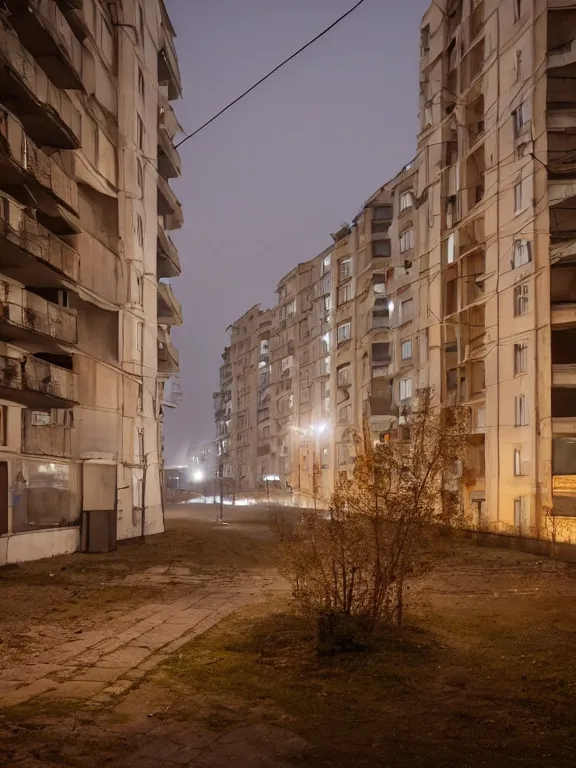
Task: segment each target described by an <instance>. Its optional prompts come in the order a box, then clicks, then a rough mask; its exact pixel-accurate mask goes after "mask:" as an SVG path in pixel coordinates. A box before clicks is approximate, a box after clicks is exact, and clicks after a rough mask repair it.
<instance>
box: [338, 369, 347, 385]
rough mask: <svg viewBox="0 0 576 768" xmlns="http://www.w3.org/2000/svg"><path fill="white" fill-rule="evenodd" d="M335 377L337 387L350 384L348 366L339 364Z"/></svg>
mask: <svg viewBox="0 0 576 768" xmlns="http://www.w3.org/2000/svg"><path fill="white" fill-rule="evenodd" d="M337 378H338V386H339V387H345V386H346V385H347V384H350V366H349V365H341V366H340V368H338V374H337Z"/></svg>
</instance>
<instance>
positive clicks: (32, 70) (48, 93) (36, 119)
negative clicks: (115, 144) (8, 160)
mask: <svg viewBox="0 0 576 768" xmlns="http://www.w3.org/2000/svg"><path fill="white" fill-rule="evenodd" d="M0 100H1V101H2V103H3V104H4V105H5V106H6V107H7V108H8V109H9V110H10V111H11V112H13V113H14V114H15V115H17V117H19V118H20V120H21V121H22V125H23V126H24V128H25V130H26V133H27V134H28V135H29V136H30V138H31V139H32V140H33V141H34V142H36V144H38V145H41V146H49V147H56V148H57V149H77V148H78V147H79V146H80V140H81V119H80V113H79V112H78V110H77V109H76V108H75V107H74V105H73V104H72V101H71V100H70V97H69V96H68V94H67V93H66V92H65V91H61V90H60V89H58V88H56V86H55V85H54V84H53V83H51V82H50V80H49V79H48V78H47V76H46V74H45V73H44V71H43V70H42V69H41V68H40V67H39V66H38V64H37V63H36V61H35V60H34V58H33V57H32V56H31V55H30V53H28V51H27V50H26V49H25V48H24V47H23V46H22V43H21V42H20V40H19V39H18V37H17V36H16V35H15V34H14V32H13V31H12V30H11V29H9V28H8V27H7V26H6V25H5V24H4V23H3V21H2V20H1V19H0Z"/></svg>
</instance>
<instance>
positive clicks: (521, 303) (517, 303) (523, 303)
mask: <svg viewBox="0 0 576 768" xmlns="http://www.w3.org/2000/svg"><path fill="white" fill-rule="evenodd" d="M528 302H529V293H528V285H527V284H526V283H525V284H524V285H516V286H515V287H514V316H515V317H518V316H519V315H525V314H526V313H527V312H528Z"/></svg>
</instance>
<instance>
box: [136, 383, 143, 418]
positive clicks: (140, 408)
mask: <svg viewBox="0 0 576 768" xmlns="http://www.w3.org/2000/svg"><path fill="white" fill-rule="evenodd" d="M137 408H138V413H142V411H143V410H144V387H143V386H142V384H138V405H137Z"/></svg>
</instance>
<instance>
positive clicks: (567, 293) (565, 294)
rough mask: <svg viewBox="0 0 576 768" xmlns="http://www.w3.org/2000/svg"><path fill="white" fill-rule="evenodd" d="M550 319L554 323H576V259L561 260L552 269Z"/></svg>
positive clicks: (558, 324) (559, 324)
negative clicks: (570, 260)
mask: <svg viewBox="0 0 576 768" xmlns="http://www.w3.org/2000/svg"><path fill="white" fill-rule="evenodd" d="M550 303H551V308H550V320H551V322H552V324H553V325H555V326H561V325H576V261H572V262H568V263H565V262H560V263H558V264H555V265H554V266H552V268H551V270H550Z"/></svg>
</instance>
